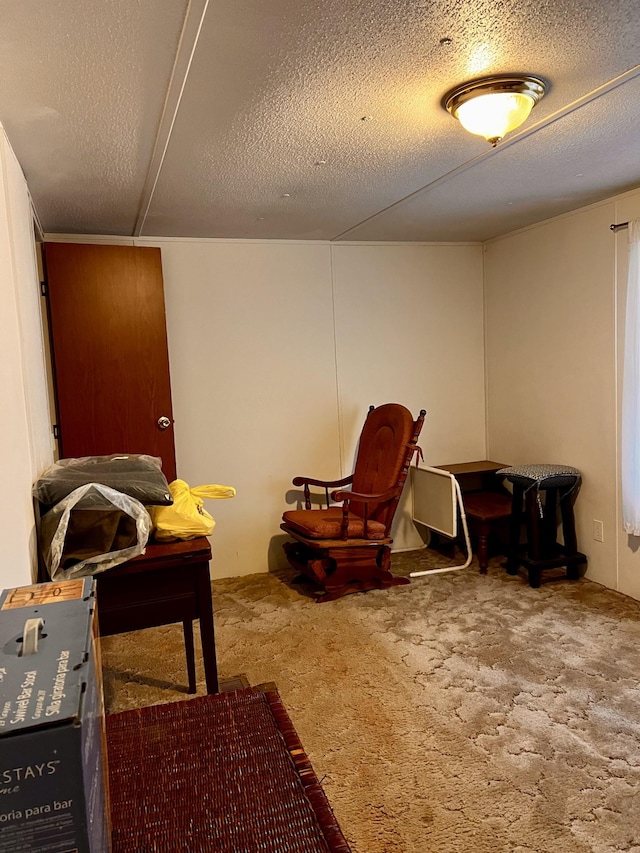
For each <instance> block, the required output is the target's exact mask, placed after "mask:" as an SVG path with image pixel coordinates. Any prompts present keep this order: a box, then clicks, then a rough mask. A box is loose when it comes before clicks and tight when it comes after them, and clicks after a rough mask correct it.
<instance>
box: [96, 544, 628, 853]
mask: <svg viewBox="0 0 640 853" xmlns="http://www.w3.org/2000/svg"><path fill="white" fill-rule="evenodd" d="M432 559H433V552H428V551H422V552H414V553H413V554H402V555H396V556H395V557H394V560H393V571H394V572H395V573H397V574H407V573H408V572H409V571H411V570H413V569H415V568H420V567H422V564H423V563H428V562H430V561H431V560H432ZM438 559H439V560H440V562H442V558H441V557H439V558H438ZM289 581H290V575H289V574H285V573H283V574H282V575H281V576H275V575H252V576H250V577H247V578H236V579H229V580H222V581H215V582H214V606H215V612H216V633H217V646H218V663H219V669H220V674H221V677H222V678H223V679H224V678H231V677H233V676H237V675H238V674H241V673H244V674H246V676H247V677H248V679H249V681H250V682H251V684H258V683H261V682H265V681H274V682H275V683H276V684H277V686H278V688H279V690H280V693H281V696H282V698H283V701H284V703H285V706H286V708H287V710H288V712H289V714H290V716H291V718H292V720H293V723H294V725H295V727H296V729H297V731H298V734H299V735H300V738H301V740H302V743H303V744H304V747H305V749H306V751H307V753H308V755H309V757H310V759H311V761H312V763H313V766H314V769H315V771H316V773H317V774H318V776H319V778H321V779H323V787H324V789H325V791H326V793H327V796H328V797H329V800H330V802H331V804H332V806H333V808H334V811H335V813H336V815H337V817H338V820H339V822H340V824H341V826H342V829H343V832H344V833H345V835H346V836H347V838H348V840H349V842H350V844H351V845H352V849H353V853H392V852H393V853H462V852H463V851H464V853H541V851H545V852H546V851H553V853H555V851H558V853H560V851H561V852H562V853H578V851H580V852H582V851H597V853H613V851H635V852H636V853H638V851H640V686H639V681H638V676H639V675H640V603H638V602H635V601H633V600H632V599H628V598H626V597H624V596H621V595H618V594H616V593H613V592H610V591H608V590H606V589H604V588H603V587H601V586H599V585H597V584H594V583H590V582H588V581H584V580H583V581H579V582H566V581H551V582H548V583H544V584H543V586H542V587H541V588H540V589H537V590H534V589H531V588H530V587H529V586H528V585H527V584H526V582H525V581H524V580H523V579H522V578H520V577H509V576H508V575H506V574H505V572H504V570H503V569H501V568H500V566H499V563H498V561H492V564H491V565H490V568H489V574H488V575H487V576H482V575H479V574H478V573H477V568H476V566H475V561H474V564H473V565H472V567H471V568H469V569H467V570H464V571H462V572H457V573H454V574H442V575H437V576H433V577H430V578H426V579H416V580H414V581H413V582H412V583H411V585H409V586H401V587H394V588H392V589H389V590H385V591H375V592H369V593H364V594H359V595H351V596H348V597H346V598H343V599H340V600H339V601H335V602H329V603H326V604H316V603H315V602H314V601H313V600H312V598H310V597H309V595H310V591H309V590H310V588H304V587H299V586H298V587H296V586H293V585H291V584H290V583H289ZM102 645H103V664H104V669H105V679H106V697H107V707H108V710H110V711H119V710H125V709H128V708H133V707H137V706H142V705H147V704H153V703H157V702H165V701H174V700H178V699H184V698H186V693H185V691H186V670H185V666H184V651H183V645H182V634H181V628H180V627H178V626H175V627H174V626H171V627H169V628H161V629H152V630H149V631H143V632H138V633H136V634H129V635H122V636H120V637H111V638H107V639H105V640H103V643H102ZM198 676H199V692H200V693H202V692H204V682H203V674H202V669H201V667H199V670H198Z"/></svg>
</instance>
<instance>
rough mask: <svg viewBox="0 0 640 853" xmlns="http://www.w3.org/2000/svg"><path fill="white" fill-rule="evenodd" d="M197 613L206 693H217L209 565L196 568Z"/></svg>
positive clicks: (204, 564) (203, 564)
mask: <svg viewBox="0 0 640 853" xmlns="http://www.w3.org/2000/svg"><path fill="white" fill-rule="evenodd" d="M196 584H197V594H198V611H199V615H200V638H201V639H202V659H203V661H204V674H205V679H206V682H207V693H218V666H217V664H216V638H215V634H214V629H213V603H212V601H211V578H210V576H209V563H202V564H201V565H199V566H198V567H197V579H196Z"/></svg>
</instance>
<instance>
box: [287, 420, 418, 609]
mask: <svg viewBox="0 0 640 853" xmlns="http://www.w3.org/2000/svg"><path fill="white" fill-rule="evenodd" d="M425 414H426V412H425V411H424V409H423V410H422V411H421V412H420V415H419V416H418V418H417V420H416V421H414V420H413V415H412V414H411V412H410V411H409V410H408V409H406V408H405V407H404V406H401V405H399V404H397V403H386V404H385V405H383V406H379V407H378V408H374V407H373V406H371V407H370V408H369V413H368V414H367V418H366V420H365V424H364V427H363V429H362V434H361V436H360V443H359V447H358V454H357V457H356V465H355V469H354V472H353V474H352V475H351V476H350V477H345V478H344V479H342V480H332V481H325V480H314V479H311V478H310V477H296V478H295V479H294V480H293V485H294V486H303V487H304V501H305V509H303V510H291V511H289V512H285V513H284V515H283V516H282V524H281V525H280V526H281V528H282V530H284V531H285V533H287V534H288V535H289V536H290V537H291V538H292V539H295V540H296V541H295V542H286V543H285V544H284V546H283V547H284V551H285V554H286V556H287V559H288V560H289V563H290V564H291V565H292V566H293V568H294V569H296V571H298V572H301V573H302V574H303V575H305V576H306V577H308V578H310V579H311V580H313V581H314V582H315V583H317V584H318V585H319V586H320V587H322V588H323V589H324V590H325V592H324V594H323V595H322V596H320V597H319V598H318V601H332V600H333V599H335V598H340V597H341V596H343V595H347V594H348V593H351V592H362V591H364V590H368V589H383V588H385V587H389V586H396V585H397V584H405V583H409V579H408V578H401V577H394V576H393V575H392V574H391V572H390V566H391V547H390V545H391V542H392V539H391V538H390V536H389V534H390V531H391V522H392V521H393V516H394V514H395V511H396V507H397V506H398V501H399V500H400V494H401V492H402V488H403V486H404V483H405V480H406V479H407V473H408V470H409V465H410V464H411V459H412V457H413V454H414V453H415V452H416V450H418V451H419V450H420V448H419V447H418V445H417V441H418V436H419V435H420V430H421V429H422V424H423V423H424V418H425ZM347 485H351V490H349V491H342V487H343V486H347ZM310 486H319V487H321V488H324V490H325V498H326V505H327V506H326V509H311V492H310V488H309V487H310ZM329 489H336V491H333V492H331V494H330V493H329ZM331 501H334V502H342V506H335V505H332V504H331Z"/></svg>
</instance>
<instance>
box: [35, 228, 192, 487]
mask: <svg viewBox="0 0 640 853" xmlns="http://www.w3.org/2000/svg"><path fill="white" fill-rule="evenodd" d="M45 262H46V272H47V280H48V293H49V314H50V318H49V319H50V327H51V329H50V331H51V342H52V350H53V363H54V373H55V383H56V396H57V405H58V425H59V429H60V455H61V456H65V457H69V456H94V455H103V454H109V453H148V454H150V455H152V456H160V457H161V459H162V467H163V470H164V473H165V476H166V477H167V479H168V480H169V481H171V480H174V479H175V476H176V462H175V449H174V434H173V413H172V408H171V386H170V379H169V354H168V349H167V334H166V324H165V310H164V291H163V285H162V265H161V260H160V249H155V248H141V247H137V246H90V245H79V244H72V243H47V244H46V245H45ZM160 418H167V419H168V420H169V422H170V426H169V427H168V428H166V429H161V427H160V426H159V425H158V421H159V419H160Z"/></svg>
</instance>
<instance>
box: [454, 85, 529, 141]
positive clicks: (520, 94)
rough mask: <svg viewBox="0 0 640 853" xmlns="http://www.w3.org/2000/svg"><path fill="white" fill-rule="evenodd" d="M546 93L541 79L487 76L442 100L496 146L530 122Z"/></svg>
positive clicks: (470, 131)
mask: <svg viewBox="0 0 640 853" xmlns="http://www.w3.org/2000/svg"><path fill="white" fill-rule="evenodd" d="M544 92H545V84H544V81H543V80H541V79H540V78H539V77H529V76H524V75H523V76H518V75H515V74H514V75H509V76H506V75H504V76H496V77H483V78H481V79H478V80H470V81H469V82H468V83H463V84H462V85H461V86H456V88H455V89H451V91H449V92H447V93H446V95H445V96H444V97H443V98H442V106H443V107H444V108H445V109H446V110H448V111H449V112H450V113H451V115H452V116H454V118H457V119H458V121H459V122H460V124H461V125H462V126H463V127H464V128H465V129H466V130H468V131H469V133H475V134H477V135H478V136H484V138H485V139H486V140H487V142H490V143H491V144H492V145H493V146H495V145H497V143H498V142H500V140H501V139H502V138H503V137H504V136H506V135H507V133H509V132H510V131H512V130H515V129H516V127H520V125H521V124H522V122H524V121H526V120H527V118H528V117H529V113H530V112H531V110H532V109H533V107H534V106H535V105H536V104H537V103H538V101H539V100H540V98H541V97H542V96H543V95H544Z"/></svg>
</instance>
